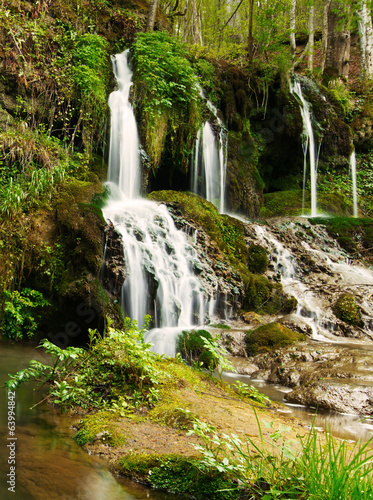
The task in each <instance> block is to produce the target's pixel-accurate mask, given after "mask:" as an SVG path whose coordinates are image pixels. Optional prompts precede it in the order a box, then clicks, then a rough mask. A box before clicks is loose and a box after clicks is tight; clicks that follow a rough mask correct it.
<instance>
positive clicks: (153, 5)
mask: <svg viewBox="0 0 373 500" xmlns="http://www.w3.org/2000/svg"><path fill="white" fill-rule="evenodd" d="M158 1H159V0H150V3H149V10H148V18H147V21H146V31H153V30H154V24H155V18H156V16H157V9H158Z"/></svg>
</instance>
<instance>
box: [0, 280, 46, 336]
mask: <svg viewBox="0 0 373 500" xmlns="http://www.w3.org/2000/svg"><path fill="white" fill-rule="evenodd" d="M4 294H5V304H4V314H3V318H2V320H1V329H2V331H3V336H4V337H5V338H7V339H10V340H22V339H24V338H27V337H28V338H31V337H33V336H34V335H35V333H36V331H37V329H38V326H39V322H40V321H41V311H40V309H41V308H43V307H46V306H49V305H50V303H49V302H48V301H47V300H45V299H44V297H43V294H41V293H40V292H38V291H36V290H31V289H30V288H24V289H23V290H21V291H20V292H19V291H18V290H15V291H14V292H9V291H8V290H5V292H4Z"/></svg>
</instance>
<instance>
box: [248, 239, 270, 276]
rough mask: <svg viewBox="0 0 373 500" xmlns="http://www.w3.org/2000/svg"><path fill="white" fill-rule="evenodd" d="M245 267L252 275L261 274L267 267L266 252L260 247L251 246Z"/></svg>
mask: <svg viewBox="0 0 373 500" xmlns="http://www.w3.org/2000/svg"><path fill="white" fill-rule="evenodd" d="M247 267H248V269H249V271H250V272H252V273H255V274H263V273H264V272H265V271H266V270H267V267H268V255H267V250H266V249H265V248H264V247H262V246H261V245H251V246H250V247H249V258H248V261H247Z"/></svg>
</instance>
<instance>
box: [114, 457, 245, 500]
mask: <svg viewBox="0 0 373 500" xmlns="http://www.w3.org/2000/svg"><path fill="white" fill-rule="evenodd" d="M118 465H119V468H120V473H121V474H124V475H126V476H130V477H132V478H134V479H137V480H138V481H141V482H146V483H147V484H149V486H151V487H152V488H155V489H158V490H163V491H168V492H170V493H177V494H179V495H187V496H188V497H189V496H192V497H193V498H196V499H197V500H203V499H204V498H214V499H216V500H234V499H236V498H237V494H236V492H234V491H230V490H231V483H230V480H229V479H228V478H225V477H224V475H223V474H222V473H220V472H218V471H211V473H209V474H201V472H200V469H201V468H203V464H202V463H201V461H200V460H199V459H197V458H194V457H192V458H184V457H179V456H177V455H138V454H132V455H127V456H125V457H123V458H121V459H120V460H119V462H118Z"/></svg>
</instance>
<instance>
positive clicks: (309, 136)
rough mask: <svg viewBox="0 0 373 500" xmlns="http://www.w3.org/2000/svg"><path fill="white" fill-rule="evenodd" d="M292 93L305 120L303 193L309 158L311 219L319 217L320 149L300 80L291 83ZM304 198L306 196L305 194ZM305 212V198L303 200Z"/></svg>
mask: <svg viewBox="0 0 373 500" xmlns="http://www.w3.org/2000/svg"><path fill="white" fill-rule="evenodd" d="M290 92H291V93H292V94H293V95H295V96H296V98H297V101H298V102H299V103H300V112H301V115H302V120H303V136H304V140H303V153H304V168H303V193H304V192H305V187H306V181H307V157H308V163H309V169H310V176H311V217H316V216H317V185H316V178H317V163H318V148H317V145H316V142H315V138H314V134H313V128H312V122H311V112H310V105H309V103H308V102H307V101H306V99H305V98H304V97H303V94H302V87H301V84H300V82H299V80H296V79H295V78H294V79H293V80H292V81H291V82H290ZM303 196H304V194H303ZM303 211H304V198H303Z"/></svg>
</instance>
